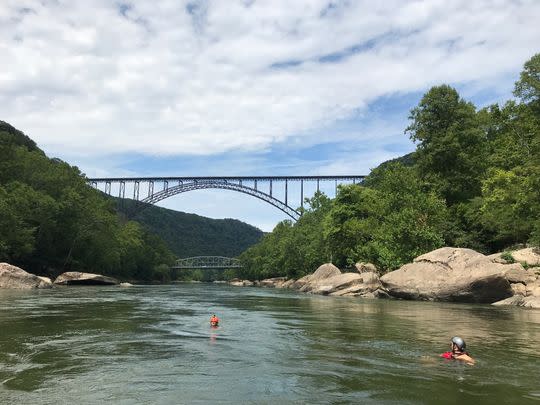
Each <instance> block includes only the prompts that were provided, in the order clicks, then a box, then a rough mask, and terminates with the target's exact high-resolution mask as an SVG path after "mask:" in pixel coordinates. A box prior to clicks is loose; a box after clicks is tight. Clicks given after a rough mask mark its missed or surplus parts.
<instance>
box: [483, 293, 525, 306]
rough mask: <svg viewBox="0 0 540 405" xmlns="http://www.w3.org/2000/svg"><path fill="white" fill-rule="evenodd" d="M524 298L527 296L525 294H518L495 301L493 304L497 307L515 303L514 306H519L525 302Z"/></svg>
mask: <svg viewBox="0 0 540 405" xmlns="http://www.w3.org/2000/svg"><path fill="white" fill-rule="evenodd" d="M524 298H525V297H524V296H523V295H519V294H518V295H514V296H512V297H509V298H505V299H504V300H500V301H497V302H494V303H492V304H491V305H495V306H497V307H502V306H506V305H513V306H516V307H517V306H519V305H520V304H521V303H522V302H523V299H524Z"/></svg>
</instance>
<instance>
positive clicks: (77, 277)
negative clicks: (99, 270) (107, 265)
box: [54, 271, 119, 285]
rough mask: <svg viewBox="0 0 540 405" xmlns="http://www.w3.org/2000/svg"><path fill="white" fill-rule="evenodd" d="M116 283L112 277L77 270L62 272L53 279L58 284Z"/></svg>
mask: <svg viewBox="0 0 540 405" xmlns="http://www.w3.org/2000/svg"><path fill="white" fill-rule="evenodd" d="M118 283H119V282H118V280H116V279H115V278H112V277H107V276H102V275H101V274H94V273H81V272H78V271H68V272H66V273H62V274H60V275H59V276H58V277H56V280H54V284H58V285H116V284H118Z"/></svg>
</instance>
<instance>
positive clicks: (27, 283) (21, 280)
mask: <svg viewBox="0 0 540 405" xmlns="http://www.w3.org/2000/svg"><path fill="white" fill-rule="evenodd" d="M51 287H52V283H51V280H50V279H48V278H47V277H38V276H36V275H34V274H31V273H28V272H26V271H24V270H23V269H21V268H20V267H17V266H13V265H11V264H9V263H0V288H15V289H23V290H29V289H33V288H51Z"/></svg>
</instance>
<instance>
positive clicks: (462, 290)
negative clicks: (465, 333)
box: [381, 247, 522, 303]
mask: <svg viewBox="0 0 540 405" xmlns="http://www.w3.org/2000/svg"><path fill="white" fill-rule="evenodd" d="M520 269H522V267H521V265H519V264H513V265H504V264H500V263H495V262H493V260H492V259H490V258H488V257H487V256H485V255H483V254H481V253H478V252H476V251H474V250H471V249H461V248H451V247H445V248H441V249H437V250H435V251H433V252H429V253H426V254H424V255H421V256H418V257H417V258H416V259H414V262H413V263H409V264H406V265H404V266H402V267H401V268H400V269H399V270H396V271H392V272H390V273H387V274H385V275H384V276H382V277H381V282H382V284H383V286H384V287H385V289H386V290H387V291H388V293H389V294H390V295H391V296H393V297H396V298H404V299H412V300H431V301H462V302H482V303H492V302H495V301H499V300H502V299H505V298H508V297H510V296H512V288H511V287H510V282H509V281H508V279H507V277H506V274H511V277H512V278H513V279H516V278H518V276H519V275H520V274H522V273H521V270H520Z"/></svg>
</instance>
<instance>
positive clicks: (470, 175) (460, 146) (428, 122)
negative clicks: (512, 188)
mask: <svg viewBox="0 0 540 405" xmlns="http://www.w3.org/2000/svg"><path fill="white" fill-rule="evenodd" d="M409 119H410V120H411V124H410V125H409V126H408V127H407V129H406V132H407V133H409V135H410V138H411V139H412V140H413V141H415V142H416V143H417V149H416V153H415V157H414V159H415V162H416V165H417V167H418V170H419V173H421V175H422V177H423V178H424V179H425V180H426V181H427V182H428V183H429V184H430V185H431V186H432V187H433V190H435V191H436V192H438V193H440V194H441V195H442V196H444V198H445V199H446V201H447V202H448V204H450V205H452V204H455V203H458V202H461V201H467V200H469V199H471V198H473V197H475V196H479V195H480V193H481V180H482V178H483V176H484V173H485V170H486V156H487V152H488V151H487V148H486V145H487V143H486V135H485V133H484V131H482V127H481V125H480V122H479V119H478V116H477V114H476V109H475V107H474V105H473V104H472V103H469V102H467V101H465V100H463V99H462V98H461V97H460V96H459V94H458V92H457V91H456V90H455V89H453V88H452V87H450V86H447V85H442V86H437V87H433V88H431V89H430V90H429V91H428V92H427V93H426V94H425V95H424V97H423V98H422V100H421V101H420V103H419V105H418V106H417V107H415V108H413V109H412V110H411V114H410V116H409Z"/></svg>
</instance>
